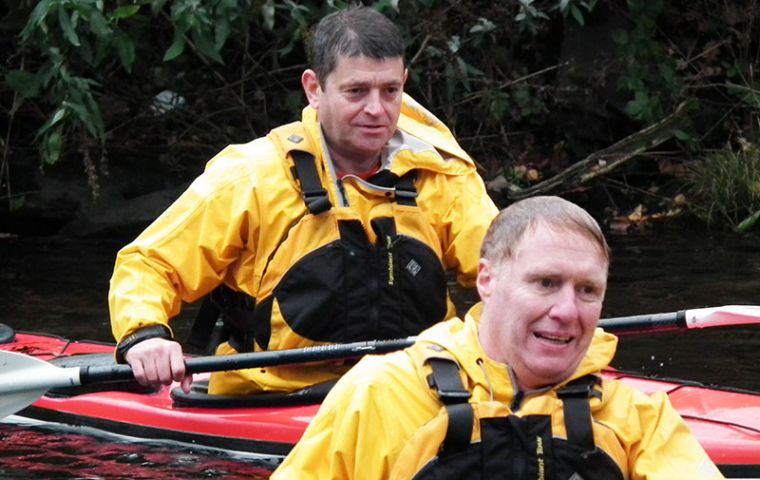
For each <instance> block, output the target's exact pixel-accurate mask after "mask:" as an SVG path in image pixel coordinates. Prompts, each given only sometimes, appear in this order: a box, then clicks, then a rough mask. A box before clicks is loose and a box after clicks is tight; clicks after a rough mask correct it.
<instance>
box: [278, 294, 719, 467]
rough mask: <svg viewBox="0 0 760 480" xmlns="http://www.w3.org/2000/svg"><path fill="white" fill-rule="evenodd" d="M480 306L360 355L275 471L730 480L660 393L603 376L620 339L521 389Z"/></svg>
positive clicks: (604, 338)
mask: <svg viewBox="0 0 760 480" xmlns="http://www.w3.org/2000/svg"><path fill="white" fill-rule="evenodd" d="M479 315H480V306H479V305H476V306H475V307H473V309H472V310H471V311H470V312H469V313H468V315H467V317H466V320H465V322H462V321H461V320H458V319H452V320H449V321H447V322H443V323H440V324H438V325H435V326H433V327H432V328H430V329H428V330H426V331H425V332H423V333H422V334H421V335H420V337H419V340H418V341H417V343H416V344H415V345H414V346H412V347H410V348H409V349H407V350H404V351H402V352H396V353H392V354H388V355H385V356H372V357H366V358H364V359H363V360H362V361H360V362H359V363H358V364H357V365H356V366H355V367H354V368H353V369H352V370H351V371H349V372H348V373H347V374H346V375H345V376H344V377H343V378H342V379H341V380H340V381H339V382H338V383H337V385H336V386H335V387H334V388H333V390H332V391H331V392H330V394H329V395H328V396H327V398H326V399H325V401H324V403H323V404H322V407H321V408H320V410H319V413H318V414H317V416H316V417H315V418H314V420H313V421H312V423H311V424H310V425H309V427H308V428H307V430H306V431H305V433H304V435H303V437H302V439H301V441H300V442H299V443H298V444H297V445H296V447H295V448H294V449H293V451H292V452H291V453H290V454H289V455H288V457H287V458H286V459H285V461H284V462H283V464H282V465H280V467H279V468H278V469H277V470H276V471H275V472H274V474H273V475H272V477H271V478H272V479H273V480H281V479H282V480H285V479H292V478H298V479H301V480H309V479H315V480H316V479H320V480H322V479H345V480H349V479H362V480H379V479H395V480H401V479H404V480H407V479H412V478H414V479H431V478H435V479H447V478H451V479H456V480H465V479H469V478H473V479H474V478H478V479H480V478H510V479H514V480H521V479H538V478H545V479H554V478H563V479H564V478H583V479H585V480H591V479H615V478H620V479H632V480H644V479H647V480H657V479H662V480H671V479H674V478H688V479H720V478H723V477H722V475H721V474H720V472H719V471H718V469H717V467H715V465H714V464H713V463H712V461H711V460H710V459H709V457H708V456H707V454H706V453H705V451H704V449H703V448H702V447H701V445H700V444H699V443H698V442H697V440H696V439H695V438H694V437H693V436H692V435H691V433H690V432H689V430H688V427H687V426H686V424H685V423H684V421H683V420H682V419H681V418H680V416H679V415H678V413H677V412H676V411H675V410H674V409H673V407H672V406H671V405H670V402H669V400H668V397H667V395H666V394H665V393H662V392H661V393H657V394H655V395H652V396H649V395H646V394H644V393H642V392H639V391H637V390H634V389H632V388H631V387H629V386H627V385H625V384H622V383H620V382H619V381H616V380H607V379H604V380H603V379H601V376H600V370H601V369H602V368H604V367H605V366H607V365H608V363H609V362H610V361H611V359H612V357H613V355H614V352H615V348H616V345H617V338H616V337H615V336H613V335H611V334H608V333H605V332H603V331H602V330H601V329H597V331H596V332H595V337H594V340H593V343H592V346H591V348H590V350H589V352H588V353H587V355H586V357H585V358H584V359H583V361H582V362H581V364H580V365H579V367H578V369H577V370H576V371H575V373H574V374H573V375H572V377H571V378H570V379H569V380H568V381H567V382H565V383H564V384H562V385H557V386H554V387H551V388H546V389H543V390H541V391H535V392H530V393H526V392H516V391H515V388H514V386H513V384H512V382H511V380H510V375H509V374H508V368H507V366H506V365H504V364H500V363H497V362H494V361H493V360H491V359H489V358H488V357H487V356H486V355H485V352H483V350H482V348H481V346H480V343H479V342H478V339H477V322H478V318H479ZM439 360H440V361H442V362H443V364H445V365H453V366H454V369H453V370H452V371H453V372H455V374H456V375H457V376H458V378H456V380H455V381H454V382H453V384H452V383H451V382H449V383H447V381H446V376H445V375H440V373H438V374H437V373H436V368H435V367H434V366H433V365H434V364H435V363H436V362H438V361H439ZM449 379H450V378H449ZM588 379H595V380H593V381H591V382H590V383H589V382H586V380H588ZM597 380H598V381H597ZM456 383H459V386H460V388H461V387H463V390H464V392H465V394H466V396H464V402H463V401H462V397H461V396H460V398H459V399H457V398H456V397H457V396H458V393H460V392H459V389H458V388H457V387H456ZM568 385H569V387H568ZM578 385H585V386H590V388H589V389H587V390H585V391H584V389H583V388H581V389H578V388H573V387H574V386H575V387H577V386H578ZM568 392H569V393H568ZM584 408H585V418H584V415H583V413H584ZM462 411H464V412H465V413H466V412H467V411H469V412H470V414H471V416H470V417H469V420H467V421H464V422H463V421H462V418H466V415H465V416H464V417H463V415H462ZM566 411H571V412H572V413H573V414H572V415H569V416H568V418H565V413H566ZM584 429H588V430H584ZM447 432H448V433H447ZM462 432H466V436H467V438H466V439H465V440H464V441H462V438H461V437H462V436H463V433H462ZM590 432H592V433H590ZM589 440H590V441H591V443H590V444H587V443H585V442H588V441H589ZM573 474H577V475H576V476H575V477H573V476H572V475H573Z"/></svg>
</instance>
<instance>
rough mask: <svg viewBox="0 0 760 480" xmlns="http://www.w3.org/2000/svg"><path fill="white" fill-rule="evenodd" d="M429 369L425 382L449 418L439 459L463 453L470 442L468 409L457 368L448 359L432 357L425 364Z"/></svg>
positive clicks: (470, 431) (470, 419)
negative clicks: (433, 391) (438, 399)
mask: <svg viewBox="0 0 760 480" xmlns="http://www.w3.org/2000/svg"><path fill="white" fill-rule="evenodd" d="M426 363H429V364H430V367H431V368H432V369H433V371H432V373H431V374H430V375H428V378H427V381H428V385H429V386H430V388H433V389H435V390H436V391H437V393H438V398H440V399H441V402H443V405H444V406H445V408H446V413H447V414H448V416H449V426H448V428H447V430H446V437H445V438H444V440H443V444H442V446H441V451H440V455H441V456H442V457H443V456H446V455H448V454H450V453H456V452H460V451H463V450H464V449H466V448H467V446H468V445H469V444H470V439H471V438H472V421H473V412H472V406H471V405H470V403H469V402H468V400H469V399H470V392H469V391H468V390H467V389H465V388H464V385H462V378H461V377H460V375H459V365H458V364H457V362H455V361H454V360H452V359H449V358H440V357H432V358H428V359H427V360H426Z"/></svg>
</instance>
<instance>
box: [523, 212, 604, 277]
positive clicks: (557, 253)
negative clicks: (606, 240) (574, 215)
mask: <svg viewBox="0 0 760 480" xmlns="http://www.w3.org/2000/svg"><path fill="white" fill-rule="evenodd" d="M525 256H530V258H531V262H533V263H549V262H551V261H554V260H557V259H560V260H563V261H566V262H569V263H575V264H578V265H579V266H580V265H581V264H584V265H586V266H587V267H589V266H598V267H599V268H601V269H603V271H604V272H605V275H606V272H607V268H608V266H609V259H608V257H607V252H606V251H605V250H604V248H603V246H602V245H601V244H599V242H598V241H597V240H596V239H595V238H594V237H593V236H592V235H591V233H587V232H583V231H580V230H576V229H573V228H570V227H564V226H555V225H549V224H547V223H545V222H541V221H539V222H537V223H535V224H533V225H531V226H529V227H528V228H527V229H526V230H525V232H524V233H523V235H522V237H521V238H520V240H519V241H518V242H517V245H516V246H515V249H514V252H513V259H514V260H519V259H520V258H521V257H525Z"/></svg>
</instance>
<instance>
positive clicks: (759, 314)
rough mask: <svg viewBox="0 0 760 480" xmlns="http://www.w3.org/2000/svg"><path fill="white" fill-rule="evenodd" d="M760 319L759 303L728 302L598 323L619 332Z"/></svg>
mask: <svg viewBox="0 0 760 480" xmlns="http://www.w3.org/2000/svg"><path fill="white" fill-rule="evenodd" d="M757 323H760V306H754V305H726V306H723V307H708V308H695V309H691V310H679V311H677V312H672V313H654V314H649V315H633V316H630V317H616V318H607V319H603V320H599V324H598V326H599V327H601V328H603V329H604V330H607V331H609V332H613V333H616V334H621V335H625V334H631V333H640V332H664V331H670V330H681V329H692V328H710V327H727V326H731V325H750V324H757Z"/></svg>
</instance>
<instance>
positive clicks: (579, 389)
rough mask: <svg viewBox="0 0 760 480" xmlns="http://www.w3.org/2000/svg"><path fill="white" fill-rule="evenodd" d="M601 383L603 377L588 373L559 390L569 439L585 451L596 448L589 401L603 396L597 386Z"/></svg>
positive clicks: (569, 441) (572, 443)
mask: <svg viewBox="0 0 760 480" xmlns="http://www.w3.org/2000/svg"><path fill="white" fill-rule="evenodd" d="M599 383H601V379H600V378H599V377H598V376H596V375H586V376H583V377H581V378H578V379H576V380H573V381H572V382H569V383H568V384H567V385H565V386H564V387H562V388H561V389H559V390H557V396H558V397H559V398H560V400H562V406H563V408H564V416H565V430H567V441H568V443H570V444H571V445H577V446H578V447H580V448H581V449H582V450H583V451H584V452H592V451H594V449H595V448H596V444H595V443H594V430H593V428H592V423H591V422H592V418H591V406H590V405H589V401H590V400H591V398H592V397H596V398H599V399H601V398H602V392H600V391H599V390H597V389H596V388H595V387H596V386H597V385H598V384H599Z"/></svg>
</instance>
